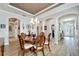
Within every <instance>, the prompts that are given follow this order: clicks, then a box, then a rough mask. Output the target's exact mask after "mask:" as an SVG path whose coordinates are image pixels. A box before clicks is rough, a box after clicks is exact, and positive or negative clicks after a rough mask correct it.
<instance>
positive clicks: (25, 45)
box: [18, 35, 34, 56]
mask: <svg viewBox="0 0 79 59" xmlns="http://www.w3.org/2000/svg"><path fill="white" fill-rule="evenodd" d="M18 38H19V43H20V51H21V52H22V55H23V56H24V55H25V52H26V51H27V50H29V49H30V48H34V45H32V44H29V43H25V42H24V40H23V38H22V36H21V35H18Z"/></svg>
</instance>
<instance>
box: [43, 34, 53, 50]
mask: <svg viewBox="0 0 79 59" xmlns="http://www.w3.org/2000/svg"><path fill="white" fill-rule="evenodd" d="M50 37H51V33H49V34H48V38H47V40H45V43H44V45H45V46H46V45H47V46H48V48H49V51H51V49H50Z"/></svg>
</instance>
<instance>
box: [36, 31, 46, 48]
mask: <svg viewBox="0 0 79 59" xmlns="http://www.w3.org/2000/svg"><path fill="white" fill-rule="evenodd" d="M44 43H45V36H44V33H43V32H42V33H41V35H39V36H37V38H36V44H37V45H40V46H42V47H43V46H44Z"/></svg>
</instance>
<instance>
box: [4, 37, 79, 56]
mask: <svg viewBox="0 0 79 59" xmlns="http://www.w3.org/2000/svg"><path fill="white" fill-rule="evenodd" d="M19 49H20V46H19V41H18V40H17V41H12V42H10V45H9V46H8V48H7V50H6V53H5V55H6V56H7V55H8V56H18V53H19V55H20V51H19ZM37 54H38V56H43V55H42V52H41V51H39V52H38V53H37ZM25 56H34V53H32V52H30V51H28V52H27V53H26V55H25ZM45 56H79V50H77V43H76V42H75V41H74V39H73V38H68V37H65V38H64V39H63V40H61V41H59V43H58V44H54V42H53V41H51V51H49V49H48V47H47V46H45Z"/></svg>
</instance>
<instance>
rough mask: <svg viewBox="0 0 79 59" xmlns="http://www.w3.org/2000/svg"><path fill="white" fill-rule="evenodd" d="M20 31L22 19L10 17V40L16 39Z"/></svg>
mask: <svg viewBox="0 0 79 59" xmlns="http://www.w3.org/2000/svg"><path fill="white" fill-rule="evenodd" d="M19 33H20V20H18V19H17V18H9V42H11V41H15V40H16V39H17V35H18V34H19Z"/></svg>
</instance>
